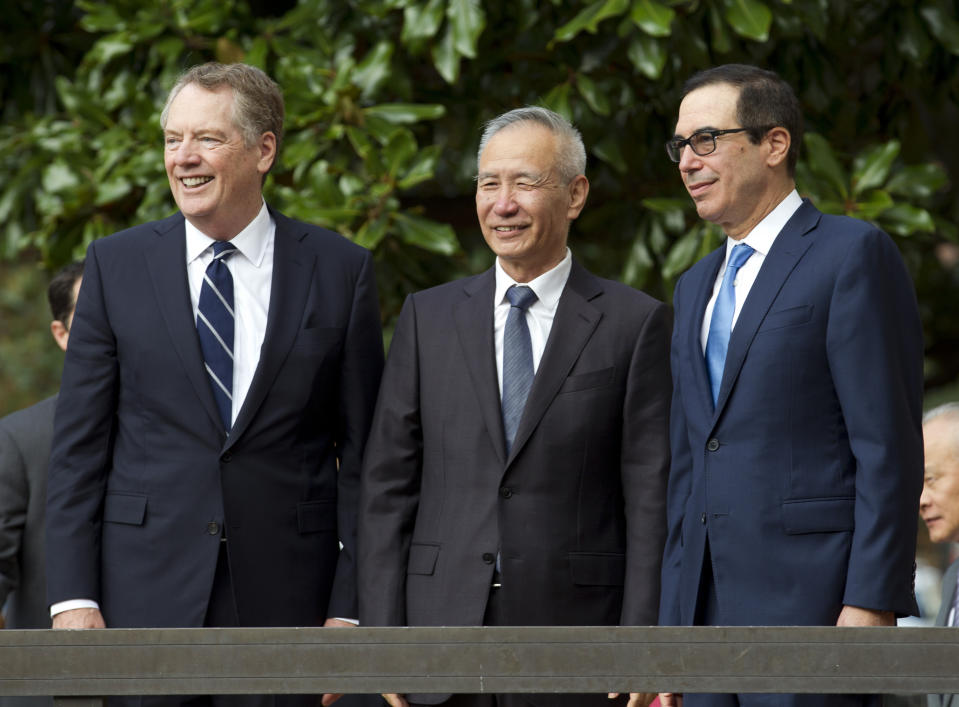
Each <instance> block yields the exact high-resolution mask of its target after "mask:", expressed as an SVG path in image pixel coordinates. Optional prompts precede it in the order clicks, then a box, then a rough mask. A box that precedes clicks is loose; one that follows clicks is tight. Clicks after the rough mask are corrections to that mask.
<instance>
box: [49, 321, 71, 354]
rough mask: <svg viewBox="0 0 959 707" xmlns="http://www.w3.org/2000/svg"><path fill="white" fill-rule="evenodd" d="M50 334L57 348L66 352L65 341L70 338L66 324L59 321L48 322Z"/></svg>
mask: <svg viewBox="0 0 959 707" xmlns="http://www.w3.org/2000/svg"><path fill="white" fill-rule="evenodd" d="M50 333H51V334H53V340H54V341H56V342H57V346H59V347H60V349H61V350H62V351H66V350H67V339H69V338H70V330H69V329H67V326H66V324H64V323H63V322H61V321H60V320H59V319H54V320H53V321H52V322H50Z"/></svg>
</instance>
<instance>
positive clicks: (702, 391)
mask: <svg viewBox="0 0 959 707" xmlns="http://www.w3.org/2000/svg"><path fill="white" fill-rule="evenodd" d="M725 259H726V245H725V243H724V244H723V245H722V246H721V247H719V248H717V249H716V250H714V251H713V252H712V253H710V254H709V255H707V256H706V258H705V259H704V261H703V268H704V275H703V277H701V278H700V279H699V283H698V286H697V290H696V292H695V293H694V295H693V305H692V312H691V316H689V317H687V318H686V325H687V328H686V332H685V336H686V341H685V346H687V347H688V349H689V360H690V361H692V365H693V376H694V379H695V381H696V384H695V389H696V394H697V395H699V397H700V403H701V407H700V408H699V409H700V410H709V411H711V410H712V409H713V394H712V387H711V386H710V385H709V372H708V371H707V370H706V357H705V356H704V355H703V344H702V325H703V317H704V316H706V305H707V304H708V303H709V298H710V297H712V295H713V287H714V285H715V284H716V276H717V275H718V274H719V268H720V267H722V264H723V261H724V260H725ZM707 415H708V413H707Z"/></svg>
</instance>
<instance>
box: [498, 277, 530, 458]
mask: <svg viewBox="0 0 959 707" xmlns="http://www.w3.org/2000/svg"><path fill="white" fill-rule="evenodd" d="M506 299H508V300H509V303H510V308H509V315H508V316H507V317H506V329H505V330H504V332H503V404H502V407H503V430H504V431H505V433H506V453H507V454H509V452H510V449H511V448H512V447H513V440H514V439H515V438H516V429H517V428H518V427H519V421H520V418H521V417H523V409H524V408H525V407H526V398H527V397H528V396H529V389H530V388H531V387H532V386H533V345H532V343H530V338H529V327H527V326H526V310H527V309H528V308H529V306H530V305H531V304H533V302H535V301H536V293H535V292H533V291H532V290H531V289H530V288H528V287H526V286H525V285H513V286H512V287H510V288H509V289H508V290H506Z"/></svg>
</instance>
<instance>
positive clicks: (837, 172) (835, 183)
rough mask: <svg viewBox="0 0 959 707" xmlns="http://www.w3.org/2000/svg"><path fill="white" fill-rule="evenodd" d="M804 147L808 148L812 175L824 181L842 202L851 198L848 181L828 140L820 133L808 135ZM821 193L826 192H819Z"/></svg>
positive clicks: (807, 160) (807, 152) (807, 159)
mask: <svg viewBox="0 0 959 707" xmlns="http://www.w3.org/2000/svg"><path fill="white" fill-rule="evenodd" d="M803 145H804V146H805V148H806V155H807V158H806V162H807V164H808V165H809V168H810V169H811V170H812V173H813V174H814V175H815V176H816V177H818V178H820V179H821V180H824V182H825V183H826V184H828V185H829V186H830V187H831V189H832V191H833V193H834V194H835V195H838V196H839V198H840V200H844V199H846V197H847V196H849V189H848V186H847V184H848V180H847V178H846V174H845V172H844V171H843V168H842V167H841V166H840V165H839V161H838V160H837V159H836V155H835V154H833V151H832V147H830V146H829V143H828V142H827V141H826V139H825V138H824V137H823V136H822V135H819V134H818V133H806V136H805V139H804V140H803ZM819 193H821V194H823V193H824V192H822V191H821V190H819Z"/></svg>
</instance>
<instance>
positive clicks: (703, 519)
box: [699, 513, 706, 525]
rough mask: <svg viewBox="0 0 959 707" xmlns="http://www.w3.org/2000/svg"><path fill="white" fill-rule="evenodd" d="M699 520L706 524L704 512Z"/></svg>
mask: <svg viewBox="0 0 959 707" xmlns="http://www.w3.org/2000/svg"><path fill="white" fill-rule="evenodd" d="M699 520H700V521H702V524H703V525H706V514H705V513H703V514H702V516H700V518H699Z"/></svg>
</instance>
